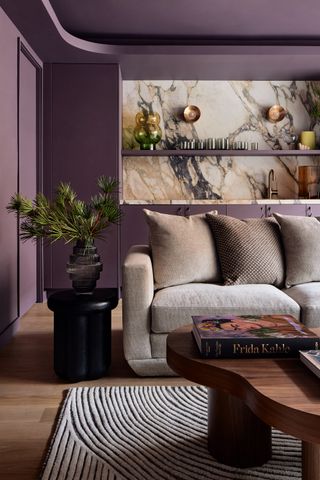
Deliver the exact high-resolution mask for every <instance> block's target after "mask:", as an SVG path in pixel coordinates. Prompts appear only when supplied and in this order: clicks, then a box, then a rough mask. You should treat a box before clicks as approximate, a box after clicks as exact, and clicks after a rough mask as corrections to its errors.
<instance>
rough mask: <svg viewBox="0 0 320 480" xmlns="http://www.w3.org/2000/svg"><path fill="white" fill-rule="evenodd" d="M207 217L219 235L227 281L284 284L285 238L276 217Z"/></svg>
mask: <svg viewBox="0 0 320 480" xmlns="http://www.w3.org/2000/svg"><path fill="white" fill-rule="evenodd" d="M206 217H207V220H208V222H209V225H210V227H211V229H212V232H213V235H214V238H215V242H216V247H217V252H218V257H219V260H220V265H221V272H222V277H223V280H224V284H225V285H239V284H246V283H247V284H248V283H267V284H271V285H275V286H277V287H281V286H282V285H283V282H284V275H285V267H284V255H283V248H282V241H281V235H280V229H279V226H278V224H277V222H275V221H274V219H273V218H250V219H246V220H239V219H237V218H233V217H228V216H225V215H217V216H214V215H210V214H207V215H206Z"/></svg>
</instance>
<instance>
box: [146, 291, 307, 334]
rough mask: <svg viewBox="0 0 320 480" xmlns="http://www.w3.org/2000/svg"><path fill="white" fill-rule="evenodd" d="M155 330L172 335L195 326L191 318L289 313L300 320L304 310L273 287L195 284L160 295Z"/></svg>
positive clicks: (155, 304) (154, 306)
mask: <svg viewBox="0 0 320 480" xmlns="http://www.w3.org/2000/svg"><path fill="white" fill-rule="evenodd" d="M151 308H152V313H151V318H152V319H151V330H152V332H154V333H168V332H171V331H172V330H174V329H175V328H177V327H179V326H181V325H185V324H186V323H191V322H192V320H191V315H215V314H216V315H218V314H221V313H222V314H225V313H235V314H238V315H250V314H252V315H259V314H266V315H267V314H276V313H281V314H284V313H288V314H291V315H293V316H294V317H295V318H296V319H297V320H299V314H300V307H299V305H298V304H297V303H296V302H295V301H294V300H293V299H292V298H290V297H289V296H288V295H286V294H285V293H283V292H282V291H281V290H279V289H278V288H276V287H274V286H273V285H263V284H261V285H231V286H223V285H210V284H204V283H194V284H189V285H178V286H175V287H169V288H165V289H163V290H159V291H158V292H156V294H155V297H154V300H153V303H152V307H151Z"/></svg>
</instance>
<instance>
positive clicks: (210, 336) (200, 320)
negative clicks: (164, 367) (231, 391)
mask: <svg viewBox="0 0 320 480" xmlns="http://www.w3.org/2000/svg"><path fill="white" fill-rule="evenodd" d="M192 320H193V329H192V332H193V335H194V338H195V340H196V342H197V345H198V347H199V351H200V354H201V356H203V357H205V358H254V357H256V358H257V357H260V358H262V357H298V356H299V351H300V350H318V349H319V347H320V338H319V337H318V336H317V335H315V334H314V333H313V332H311V331H310V330H309V329H307V328H306V327H305V326H304V325H303V324H302V323H300V322H298V321H297V320H296V319H295V318H294V317H292V316H291V315H261V316H257V315H210V316H198V315H195V316H193V317H192Z"/></svg>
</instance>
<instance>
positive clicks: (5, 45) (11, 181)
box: [0, 10, 18, 342]
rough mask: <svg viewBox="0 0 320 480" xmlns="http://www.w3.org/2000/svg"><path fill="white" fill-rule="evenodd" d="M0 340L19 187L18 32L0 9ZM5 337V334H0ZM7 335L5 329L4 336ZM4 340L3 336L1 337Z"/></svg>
mask: <svg viewBox="0 0 320 480" xmlns="http://www.w3.org/2000/svg"><path fill="white" fill-rule="evenodd" d="M0 51H1V57H0V69H1V75H0V105H1V108H0V117H1V121H0V123H1V129H0V151H1V156H0V165H1V177H0V178H1V188H0V265H1V268H0V306H1V307H0V308H1V315H0V334H1V337H0V342H1V340H2V334H3V333H4V332H5V329H6V328H9V330H11V327H10V325H12V322H13V321H14V320H15V319H16V318H17V317H18V273H17V272H18V243H17V222H16V219H15V218H14V216H13V215H9V214H8V213H7V212H6V210H5V207H6V205H7V203H8V201H9V199H10V196H11V195H12V194H13V193H14V192H15V191H17V188H18V183H17V181H18V148H17V142H18V129H17V33H16V29H15V28H14V26H13V25H12V23H11V22H10V21H9V19H8V18H7V17H6V15H5V14H4V13H3V11H2V10H0ZM3 338H4V337H3ZM8 338H10V335H8V332H7V333H6V340H7V339H8ZM2 341H3V340H2Z"/></svg>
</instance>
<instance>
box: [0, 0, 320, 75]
mask: <svg viewBox="0 0 320 480" xmlns="http://www.w3.org/2000/svg"><path fill="white" fill-rule="evenodd" d="M317 1H318V0H317ZM51 2H52V3H50V2H49V0H0V6H1V7H2V8H3V9H4V11H5V12H6V13H7V15H8V16H9V17H10V18H11V20H12V21H13V22H14V23H15V24H16V26H17V27H18V29H19V30H20V31H21V32H22V34H23V35H24V36H25V38H26V40H27V41H28V42H29V43H30V45H31V46H32V47H33V49H34V50H35V51H36V52H37V54H38V55H39V57H40V58H41V59H42V60H43V61H44V62H55V63H59V62H60V63H64V62H68V63H77V62H82V63H90V62H92V63H119V64H120V68H121V71H122V75H123V78H124V79H150V80H152V79H159V80H160V79H173V80H174V79H177V80H178V79H184V80H188V79H192V80H197V79H199V80H209V79H211V80H270V79H273V80H298V79H301V80H308V79H317V80H318V79H319V78H320V46H317V43H318V39H319V44H320V28H319V35H318V36H317V38H316V39H315V40H313V41H312V42H310V38H311V37H312V36H315V35H316V33H317V31H316V25H320V18H319V15H320V13H319V12H320V7H318V8H317V9H315V7H314V6H315V5H316V0H305V1H304V2H301V1H300V3H299V2H298V1H297V0H280V1H278V2H277V3H276V2H274V0H269V1H268V2H266V1H264V0H260V1H259V0H242V1H241V2H239V0H215V1H214V0H197V1H196V0H192V1H191V0H170V2H169V0H158V2H155V1H146V2H142V1H140V0H139V1H138V0H103V1H102V0H90V1H88V0H86V1H84V0H51ZM52 5H53V6H54V8H55V9H56V10H54V9H53V8H52ZM137 5H139V6H140V7H141V6H143V11H141V10H138V7H136V6H137ZM239 5H241V8H239ZM86 6H87V7H86ZM88 6H89V7H90V8H88ZM164 6H166V8H164ZM250 6H251V7H250ZM257 6H258V7H259V11H258V12H257ZM85 7H86V8H87V11H86V10H85ZM100 7H101V10H99V8H100ZM120 7H121V9H120V10H119V8H120ZM151 7H152V9H151ZM178 7H179V8H178ZM205 7H206V8H205ZM209 7H210V10H209ZM253 7H255V10H253ZM60 10H61V11H60ZM269 10H270V11H269ZM158 11H159V12H160V13H159V15H158ZM209 13H210V14H209ZM160 14H161V18H160ZM164 16H165V17H166V19H165V20H164ZM57 17H59V18H57ZM271 17H274V18H271ZM307 17H308V18H307ZM306 18H307V20H306ZM318 19H319V21H318ZM202 25H203V28H202ZM103 26H104V27H103ZM102 27H103V30H101V28H102ZM222 27H223V28H222ZM210 29H211V30H212V29H214V31H215V36H214V37H213V36H212V34H211V35H210V40H217V38H218V36H219V35H221V36H222V35H223V37H224V38H225V40H224V41H223V42H221V43H223V44H224V45H221V44H220V45H219V44H214V42H213V44H212V43H211V42H209V41H208V39H209V33H208V32H210ZM70 32H71V33H70ZM254 32H257V33H256V36H255V33H254ZM266 32H267V33H266ZM138 33H139V36H137V34H138ZM80 34H81V35H80ZM151 34H152V36H153V38H156V39H157V40H158V44H157V45H152V44H151V42H148V41H146V39H147V37H148V36H150V35H151ZM231 34H232V35H233V36H232V37H231ZM262 34H263V36H268V37H269V40H268V42H264V43H267V44H265V45H263V44H261V40H263V37H262ZM280 34H281V35H280ZM79 35H80V36H82V38H79ZM86 35H87V36H90V40H91V41H88V40H84V38H85V37H86ZM163 35H165V38H164V37H163ZM92 37H101V39H102V40H104V41H105V42H106V43H102V42H101V41H100V42H99V43H95V42H93V41H92V40H93V39H92ZM111 37H113V38H111ZM133 37H134V41H133ZM201 37H202V40H203V38H204V37H205V38H206V41H205V42H204V41H202V40H201ZM271 37H272V38H271ZM280 37H281V39H282V40H281V41H280ZM285 37H287V40H286V41H285V42H284V39H285ZM289 37H290V38H291V40H292V42H290V41H288V38H289ZM115 38H116V40H117V41H114V40H115ZM235 38H237V40H235ZM126 39H129V40H130V42H128V44H126ZM139 39H140V44H139V41H138V40H139ZM181 39H183V40H184V41H181ZM226 39H227V41H226ZM111 40H113V41H111ZM199 40H200V41H199ZM240 40H241V41H243V40H247V41H250V42H249V43H250V44H249V45H241V44H240V43H241V42H240ZM264 40H265V38H264ZM185 41H187V42H188V43H189V45H188V46H187V45H183V44H184V42H185ZM170 42H172V43H171V44H170ZM242 43H243V42H242ZM294 44H295V45H294Z"/></svg>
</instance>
